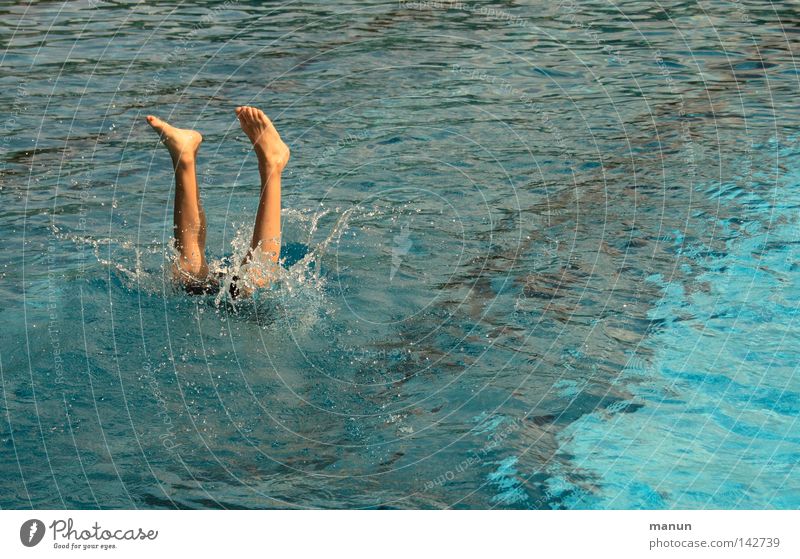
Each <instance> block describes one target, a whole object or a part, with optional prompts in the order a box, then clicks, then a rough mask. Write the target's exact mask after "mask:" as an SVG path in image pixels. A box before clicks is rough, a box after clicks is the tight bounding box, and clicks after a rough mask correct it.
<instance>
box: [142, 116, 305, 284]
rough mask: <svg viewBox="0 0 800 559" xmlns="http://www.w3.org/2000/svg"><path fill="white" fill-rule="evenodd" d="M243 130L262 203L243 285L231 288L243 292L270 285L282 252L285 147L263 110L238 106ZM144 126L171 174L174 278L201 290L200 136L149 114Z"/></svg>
mask: <svg viewBox="0 0 800 559" xmlns="http://www.w3.org/2000/svg"><path fill="white" fill-rule="evenodd" d="M236 116H237V117H238V119H239V123H240V124H241V127H242V130H243V131H244V133H245V134H247V137H248V138H250V141H251V142H252V143H253V149H254V151H255V153H256V157H257V159H258V171H259V174H260V176H261V199H260V200H259V203H258V212H257V213H256V221H255V225H254V227H253V237H252V240H251V242H250V250H249V251H248V253H247V255H246V256H245V258H244V261H243V262H242V269H243V271H244V277H243V278H240V279H243V280H244V282H243V284H242V285H237V286H235V289H236V290H237V292H238V293H241V294H247V293H248V292H249V291H250V290H252V289H253V288H256V287H265V286H267V285H269V282H270V278H271V276H272V273H270V270H274V269H275V267H276V266H277V265H278V257H279V255H280V250H281V173H282V172H283V169H284V167H286V164H287V163H288V162H289V148H288V147H287V146H286V144H284V143H283V141H282V140H281V137H280V135H279V134H278V131H277V130H276V129H275V126H274V125H273V124H272V122H271V121H270V120H269V118H267V115H265V114H264V112H263V111H261V110H259V109H256V108H255V107H237V109H236ZM147 122H148V123H149V124H150V126H152V127H153V129H154V130H155V131H156V132H158V134H159V136H160V137H161V141H162V142H163V143H164V145H165V146H166V147H167V149H168V150H169V154H170V156H171V157H172V167H173V170H174V171H175V211H174V215H173V219H174V235H175V248H176V249H177V251H178V260H177V262H175V264H174V267H173V272H174V275H175V278H176V279H177V280H178V281H180V282H181V283H182V284H183V285H184V286H185V287H186V288H187V289H188V290H190V291H197V290H203V289H204V286H207V285H208V264H207V263H206V256H205V248H206V216H205V213H204V212H203V206H202V204H201V202H200V189H199V188H198V186H197V172H196V170H195V160H196V157H197V151H198V149H199V148H200V143H201V142H202V141H203V137H202V136H201V135H200V133H199V132H197V131H196V130H188V129H184V128H176V127H174V126H171V125H169V124H167V123H166V122H164V121H163V120H161V119H159V118H156V117H154V116H148V117H147Z"/></svg>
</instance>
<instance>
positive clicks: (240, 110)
mask: <svg viewBox="0 0 800 559" xmlns="http://www.w3.org/2000/svg"><path fill="white" fill-rule="evenodd" d="M236 116H237V117H238V119H239V124H240V125H241V127H242V130H243V131H244V133H245V134H247V137H248V138H250V141H251V142H252V143H253V148H254V149H255V152H256V155H257V156H258V159H259V162H262V163H265V164H266V165H267V166H269V167H271V168H277V169H283V168H284V167H285V166H286V164H287V163H288V162H289V157H290V156H291V153H290V152H289V146H287V145H286V144H285V143H284V142H283V140H281V136H280V134H278V130H277V129H276V128H275V126H274V125H273V124H272V121H271V120H270V119H269V117H267V115H266V114H264V111H262V110H261V109H257V108H256V107H248V106H244V107H237V108H236Z"/></svg>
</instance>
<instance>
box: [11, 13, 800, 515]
mask: <svg viewBox="0 0 800 559" xmlns="http://www.w3.org/2000/svg"><path fill="white" fill-rule="evenodd" d="M3 11H4V17H3V19H2V21H3V22H4V23H3V24H2V25H3V34H4V35H5V36H6V39H7V40H6V44H7V45H8V48H7V49H6V51H5V52H4V58H3V62H2V65H3V69H4V72H3V76H2V77H0V82H2V84H3V86H4V87H3V88H2V89H0V99H2V101H0V102H1V103H2V106H3V107H4V108H5V109H6V114H8V115H10V117H9V118H8V119H7V120H6V122H5V124H4V127H5V134H4V137H3V147H4V158H3V161H4V165H3V169H2V175H1V178H0V180H1V181H2V183H1V185H2V190H0V196H2V199H3V202H4V203H3V205H2V208H0V212H2V220H0V227H2V235H0V243H2V251H0V259H2V262H0V264H1V265H2V270H1V271H2V278H3V281H2V282H0V289H2V294H3V296H4V300H5V301H7V304H6V305H5V306H4V309H3V310H2V311H1V312H2V316H3V322H2V323H3V332H4V334H5V335H4V336H3V342H2V343H0V360H1V361H2V386H3V399H2V400H0V405H1V406H2V407H3V411H4V412H5V413H4V414H3V415H4V417H5V420H4V421H2V422H0V439H2V442H3V445H4V447H5V448H6V452H4V453H3V454H2V462H1V463H2V473H3V475H2V476H0V479H2V481H1V482H0V483H2V491H1V492H0V494H2V495H3V498H2V502H0V504H1V505H2V506H4V507H25V506H30V505H33V506H37V507H59V506H69V507H98V506H99V507H134V506H135V507H226V508H239V507H531V508H585V507H603V508H605V507H612V508H621V507H659V508H660V507H682V508H695V507H696V508H701V507H730V508H737V507H748V508H762V507H779V508H793V507H796V506H797V505H798V498H799V497H798V495H800V493H799V492H798V490H799V489H800V486H798V483H797V481H796V476H794V477H793V476H792V475H791V472H792V468H793V466H794V464H796V462H797V460H798V458H800V440H798V438H797V436H796V435H795V431H796V429H795V421H796V418H797V415H798V411H800V410H798V408H797V404H796V402H797V401H798V399H797V396H798V391H800V386H798V382H797V378H796V376H795V375H794V368H795V364H796V362H797V357H798V356H797V352H796V350H795V348H796V347H797V343H796V341H797V340H796V338H797V329H796V328H795V327H794V318H795V315H796V311H795V306H794V304H793V303H792V301H793V300H794V299H795V298H796V295H797V294H798V292H799V291H800V290H799V289H798V285H797V282H796V280H795V278H796V277H797V275H796V272H797V255H796V254H795V249H794V247H795V246H797V238H796V237H797V235H796V232H795V231H796V218H795V214H796V209H797V207H798V203H797V201H798V200H797V197H798V190H797V184H798V180H797V177H798V175H797V171H796V168H797V166H798V163H800V160H799V158H798V153H800V152H798V149H797V146H798V140H797V136H796V132H797V131H796V123H797V122H799V120H798V114H797V111H798V109H797V107H796V104H795V103H794V102H793V101H794V98H795V97H796V95H795V94H796V91H797V85H798V82H797V80H798V73H797V68H796V66H795V63H794V61H793V58H792V55H793V52H794V49H795V46H796V42H795V41H794V35H795V32H796V28H797V23H798V18H797V15H796V13H795V11H794V10H793V9H792V7H791V4H789V3H786V5H785V6H783V4H782V3H772V4H763V3H757V2H705V3H703V4H702V5H693V4H684V3H667V4H664V3H663V2H660V3H650V2H623V3H616V4H615V5H614V6H611V5H609V4H608V3H603V2H580V3H577V2H563V3H552V4H550V3H541V4H540V3H536V5H535V6H533V5H531V6H522V5H517V4H514V3H500V4H492V5H484V4H477V3H474V4H473V3H466V2H465V3H462V4H460V5H459V6H450V7H444V6H443V3H426V2H418V3H403V2H400V3H398V2H377V1H371V2H358V3H344V4H343V3H322V5H314V6H305V5H304V6H295V5H292V6H285V7H278V6H275V7H270V8H267V7H261V6H258V5H256V4H251V3H246V2H225V3H221V2H220V3H216V2H208V3H204V4H202V5H201V6H195V7H191V8H185V7H182V8H181V9H180V10H176V9H175V8H174V7H171V6H137V7H136V8H135V9H125V8H122V7H120V6H116V5H111V4H103V3H88V2H75V3H71V4H68V5H63V4H48V3H44V4H41V3H39V4H34V5H32V6H17V7H6V8H3ZM243 103H248V104H255V105H259V106H261V107H263V108H264V109H265V110H266V111H267V112H268V114H270V116H271V117H273V119H274V120H275V122H276V123H277V125H278V126H279V128H281V131H282V134H283V135H284V137H285V138H286V139H287V141H290V143H291V148H292V151H293V154H294V157H293V160H292V165H291V166H290V170H289V172H288V173H287V176H286V179H285V186H284V205H285V207H286V210H285V212H284V241H285V247H284V256H285V257H286V258H287V261H286V262H285V266H284V268H285V272H284V274H285V278H284V280H283V281H282V282H281V284H280V285H279V286H277V287H276V288H275V289H273V290H271V291H269V292H265V293H261V294H260V295H259V297H257V298H256V299H254V300H250V301H244V302H237V303H236V304H233V305H232V304H228V303H226V302H224V301H222V300H221V299H220V298H217V299H215V298H214V297H207V298H204V297H187V296H185V295H182V294H180V293H178V292H176V291H175V290H174V289H173V287H172V286H171V284H170V283H169V281H168V280H167V277H166V276H165V274H164V273H163V270H164V266H165V256H168V255H169V250H170V248H169V247H170V235H171V231H172V223H171V219H172V214H171V195H172V193H171V191H170V185H171V178H170V167H169V161H168V157H167V155H166V152H165V151H164V150H163V148H161V147H159V146H158V145H157V143H156V142H155V140H154V138H153V136H152V133H151V132H150V131H149V130H148V129H147V127H146V126H145V124H144V121H143V115H144V114H146V113H151V112H155V113H157V114H159V115H160V116H162V117H163V118H166V119H168V120H172V121H175V122H176V123H178V124H179V125H181V126H192V127H196V128H198V129H200V130H201V131H203V133H204V135H205V138H206V141H205V142H204V145H203V150H202V151H201V153H200V161H199V170H198V171H199V177H200V181H201V188H202V191H203V198H204V205H205V209H206V212H207V214H208V216H209V234H208V252H209V256H210V257H211V258H212V259H213V260H214V262H215V263H216V265H217V266H219V267H224V266H225V265H226V264H227V263H229V262H233V261H236V258H235V253H236V250H237V247H239V245H240V244H241V239H245V238H246V236H247V235H248V232H249V228H250V227H251V223H252V219H253V217H252V216H253V212H254V209H255V205H256V202H257V195H258V193H257V188H256V186H255V185H257V170H256V167H255V161H254V158H253V157H252V155H251V154H249V152H248V149H247V148H248V146H249V144H248V143H247V142H246V140H245V138H244V136H243V135H242V134H241V133H240V132H239V129H238V124H237V123H236V121H235V119H234V118H233V117H232V109H233V107H235V106H236V105H238V104H243ZM231 254H234V256H233V257H231Z"/></svg>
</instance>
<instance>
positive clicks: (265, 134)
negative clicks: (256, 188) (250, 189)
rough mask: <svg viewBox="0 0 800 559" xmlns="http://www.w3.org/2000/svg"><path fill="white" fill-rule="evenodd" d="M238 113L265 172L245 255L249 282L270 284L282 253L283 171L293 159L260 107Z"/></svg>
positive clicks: (263, 284) (249, 108) (262, 172)
mask: <svg viewBox="0 0 800 559" xmlns="http://www.w3.org/2000/svg"><path fill="white" fill-rule="evenodd" d="M236 116H238V117H239V123H240V124H241V126H242V130H244V132H245V134H247V137H248V138H250V141H251V142H252V143H253V149H254V150H255V153H256V157H257V158H258V171H259V174H260V175H261V199H260V200H259V203H258V212H257V213H256V222H255V225H254V226H253V238H252V240H251V242H250V250H249V251H248V253H247V256H245V258H244V260H243V262H242V265H243V266H244V269H245V270H246V272H245V279H246V282H245V283H246V285H247V286H249V287H266V286H267V285H269V283H270V280H271V278H272V277H273V275H274V272H273V271H274V270H275V267H276V266H277V265H278V257H279V256H280V252H281V173H282V172H283V169H284V167H286V164H287V163H288V162H289V155H290V154H289V148H288V147H287V146H286V144H284V143H283V140H281V137H280V135H278V131H277V130H276V129H275V126H274V125H273V124H272V122H271V121H270V120H269V118H267V115H265V114H264V112H263V111H261V110H260V109H256V108H255V107H238V108H237V109H236Z"/></svg>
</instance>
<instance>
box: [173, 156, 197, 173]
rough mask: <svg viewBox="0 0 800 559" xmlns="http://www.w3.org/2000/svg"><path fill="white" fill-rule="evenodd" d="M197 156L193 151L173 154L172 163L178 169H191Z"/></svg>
mask: <svg viewBox="0 0 800 559" xmlns="http://www.w3.org/2000/svg"><path fill="white" fill-rule="evenodd" d="M194 163H195V157H194V154H193V153H181V154H180V155H174V156H172V164H173V166H174V167H175V168H176V169H189V168H192V167H194Z"/></svg>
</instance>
